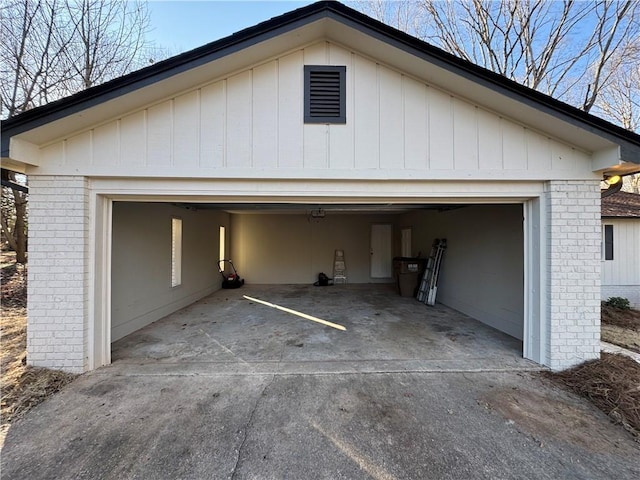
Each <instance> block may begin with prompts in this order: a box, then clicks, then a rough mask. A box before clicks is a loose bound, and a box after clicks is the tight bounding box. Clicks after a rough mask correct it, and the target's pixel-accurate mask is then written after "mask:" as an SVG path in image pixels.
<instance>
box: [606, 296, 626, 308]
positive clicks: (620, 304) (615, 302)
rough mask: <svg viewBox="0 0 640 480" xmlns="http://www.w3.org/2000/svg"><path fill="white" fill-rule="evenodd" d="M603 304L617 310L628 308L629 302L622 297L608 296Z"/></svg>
mask: <svg viewBox="0 0 640 480" xmlns="http://www.w3.org/2000/svg"><path fill="white" fill-rule="evenodd" d="M604 304H605V305H606V306H607V307H612V308H617V309H619V310H630V309H631V304H630V303H629V300H627V299H626V298H624V297H609V298H608V299H607V301H606V302H604Z"/></svg>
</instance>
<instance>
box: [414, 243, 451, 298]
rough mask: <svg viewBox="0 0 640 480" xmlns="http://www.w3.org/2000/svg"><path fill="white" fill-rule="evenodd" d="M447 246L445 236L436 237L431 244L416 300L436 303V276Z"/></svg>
mask: <svg viewBox="0 0 640 480" xmlns="http://www.w3.org/2000/svg"><path fill="white" fill-rule="evenodd" d="M446 248H447V239H446V238H442V239H441V238H436V239H435V240H434V241H433V245H432V246H431V253H430V254H429V258H428V259H427V267H426V268H425V269H424V275H423V276H422V281H421V282H420V288H418V294H417V295H416V298H417V299H418V301H420V302H422V303H425V304H427V305H430V306H434V305H435V304H436V293H437V291H438V277H439V276H440V265H441V264H442V257H443V255H444V251H445V249H446Z"/></svg>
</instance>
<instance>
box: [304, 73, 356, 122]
mask: <svg viewBox="0 0 640 480" xmlns="http://www.w3.org/2000/svg"><path fill="white" fill-rule="evenodd" d="M345 77H346V67H344V66H329V65H305V67H304V92H305V102H304V121H305V123H346V112H345V104H346V101H345Z"/></svg>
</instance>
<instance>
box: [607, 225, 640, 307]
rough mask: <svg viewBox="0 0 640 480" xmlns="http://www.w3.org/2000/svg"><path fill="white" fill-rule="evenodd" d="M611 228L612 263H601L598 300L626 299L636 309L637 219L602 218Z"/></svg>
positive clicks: (639, 291)
mask: <svg viewBox="0 0 640 480" xmlns="http://www.w3.org/2000/svg"><path fill="white" fill-rule="evenodd" d="M602 224H603V225H613V260H604V253H603V257H602V258H603V260H602V285H601V291H602V299H603V300H606V299H608V298H609V297H624V298H627V299H628V300H629V301H630V302H631V304H632V305H633V306H634V307H635V308H640V218H604V219H603V220H602Z"/></svg>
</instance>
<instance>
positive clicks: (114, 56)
mask: <svg viewBox="0 0 640 480" xmlns="http://www.w3.org/2000/svg"><path fill="white" fill-rule="evenodd" d="M148 29H149V16H148V13H147V9H146V4H145V3H144V2H142V1H137V0H135V1H134V0H129V1H121V0H3V1H2V3H1V4H0V39H2V40H1V41H0V99H1V106H0V116H2V117H3V118H5V117H12V116H14V115H17V114H19V113H21V112H24V111H26V110H29V109H31V108H33V107H36V106H39V105H42V104H45V103H48V102H51V101H53V100H56V99H58V98H61V97H64V96H67V95H70V94H73V93H76V92H78V91H80V90H83V89H85V88H88V87H91V86H94V85H98V84H100V83H103V82H105V81H107V80H110V79H112V78H115V77H118V76H121V75H124V74H125V73H128V72H130V71H132V70H134V69H136V68H139V67H142V66H144V65H145V64H147V62H148V60H147V59H148V58H149V57H148V55H149V52H150V51H152V47H151V46H150V45H149V44H148V42H147V41H146V40H145V35H146V33H147V31H148ZM157 52H161V51H160V50H156V51H155V53H157ZM2 173H3V180H6V182H3V184H8V185H15V183H16V177H15V174H14V173H13V172H7V171H5V170H3V172H2ZM5 177H6V178H5ZM26 213H27V194H26V193H25V192H24V190H23V189H20V188H11V187H7V186H4V187H3V188H2V215H1V217H0V226H1V227H2V233H3V236H4V239H5V240H6V241H7V243H8V244H9V246H10V248H11V249H13V250H15V251H16V252H17V259H18V262H24V261H25V260H26V255H25V252H26V226H27V222H26Z"/></svg>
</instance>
